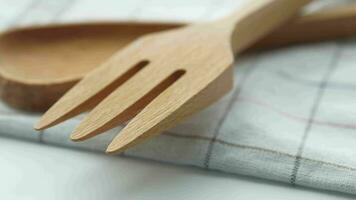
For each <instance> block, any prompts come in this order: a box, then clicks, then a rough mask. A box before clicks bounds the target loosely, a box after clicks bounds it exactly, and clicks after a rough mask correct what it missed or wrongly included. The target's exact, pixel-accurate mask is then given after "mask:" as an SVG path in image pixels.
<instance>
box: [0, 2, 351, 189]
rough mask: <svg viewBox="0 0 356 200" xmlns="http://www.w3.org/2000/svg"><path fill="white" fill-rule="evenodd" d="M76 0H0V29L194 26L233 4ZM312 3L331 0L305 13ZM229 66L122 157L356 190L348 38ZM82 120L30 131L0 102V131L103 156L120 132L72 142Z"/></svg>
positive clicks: (24, 119)
mask: <svg viewBox="0 0 356 200" xmlns="http://www.w3.org/2000/svg"><path fill="white" fill-rule="evenodd" d="M83 1H85V0H77V1H69V0H61V1H45V0H42V1H41V0H26V1H19V0H15V1H11V3H10V2H9V1H6V0H0V7H2V8H3V6H5V7H6V6H7V7H6V8H8V9H4V10H6V12H4V13H0V27H1V28H2V29H6V28H9V27H12V26H26V25H31V24H41V23H53V22H56V23H62V22H68V21H76V20H77V21H78V20H79V21H80V20H96V19H98V20H102V19H131V20H149V21H153V20H160V19H164V20H169V21H174V20H177V21H185V20H187V21H189V20H191V21H199V18H204V19H207V18H208V17H210V18H211V19H212V18H216V17H218V16H221V15H223V14H226V13H227V12H228V11H229V10H231V8H232V9H233V6H236V5H237V4H239V3H241V2H240V1H236V0H235V1H231V0H224V1H221V0H219V1H217V0H215V1H214V0H209V1H206V0H204V1H203V0H194V1H186V2H185V1H178V0H176V1H165V0H150V1H143V0H125V1H113V0H106V1H86V2H83ZM184 2H185V3H184ZM345 2H347V1H345ZM319 3H320V5H324V4H326V5H329V3H335V1H325V0H324V1H320V2H318V3H317V4H314V5H312V6H311V7H309V9H310V10H313V9H315V7H318V6H319ZM9 4H12V5H9ZM143 4H144V6H143ZM83 5H86V6H83ZM115 5H116V6H117V7H118V8H120V9H118V10H117V9H116V8H115V9H113V8H114V7H115ZM164 7H166V8H169V9H163V8H164ZM163 10H165V12H163ZM167 10H168V11H167ZM93 11H97V12H93ZM118 11H120V12H118ZM2 15H3V16H2ZM199 16H200V17H199ZM202 16H204V17H202ZM0 59H1V55H0ZM235 65H236V66H235V68H234V69H235V71H234V73H235V87H234V89H233V91H231V92H230V93H229V94H228V95H227V96H225V97H224V98H223V99H221V100H220V101H219V102H218V103H216V104H214V105H212V106H210V107H209V108H207V109H205V110H203V111H202V112H200V113H197V114H196V115H194V116H192V117H191V118H190V119H188V120H187V121H185V122H183V123H181V124H179V125H178V126H176V127H174V128H172V129H170V130H169V131H166V132H165V133H164V134H163V135H161V136H159V137H156V138H154V139H152V140H149V141H148V142H146V143H144V144H141V145H138V146H136V147H134V148H132V149H130V150H127V151H125V152H124V155H125V156H132V157H140V158H145V159H152V160H158V161H163V162H169V163H173V164H181V165H191V166H197V167H201V168H205V169H210V170H218V171H222V172H227V173H235V174H243V175H249V176H254V177H259V178H264V179H269V180H276V181H280V182H285V183H289V184H292V185H300V186H306V187H311V188H318V189H325V190H332V191H340V192H345V193H351V194H356V159H355V156H356V78H355V75H356V38H347V39H342V40H338V41H328V42H323V43H316V44H306V45H296V46H291V47H285V48H280V49H274V50H268V51H263V52H258V53H251V54H247V55H243V56H240V57H238V58H237V61H236V63H235ZM82 116H83V115H82ZM82 116H79V117H77V118H74V119H71V120H69V121H67V122H65V123H63V124H61V125H58V126H55V127H53V128H50V129H48V130H45V131H43V132H42V133H41V134H39V133H38V132H36V131H34V130H33V128H32V127H33V124H34V123H36V122H37V120H38V119H39V117H40V115H38V114H32V113H25V112H21V111H18V110H14V109H11V108H9V107H8V106H6V105H5V104H3V103H0V135H1V136H7V137H12V138H19V139H26V140H29V141H34V142H38V143H45V144H50V145H59V146H65V147H71V148H81V149H85V150H92V151H99V152H104V150H105V149H106V146H107V144H108V143H109V142H110V141H111V139H112V138H113V137H114V136H115V135H116V134H117V133H118V132H119V130H120V129H121V127H118V128H115V129H113V130H110V131H108V132H107V133H104V134H102V135H99V136H97V137H95V138H93V139H90V140H88V141H86V142H81V143H74V142H71V141H70V140H69V139H68V138H69V134H70V132H71V131H72V130H73V128H74V127H75V126H76V125H78V123H79V122H80V119H81V118H82Z"/></svg>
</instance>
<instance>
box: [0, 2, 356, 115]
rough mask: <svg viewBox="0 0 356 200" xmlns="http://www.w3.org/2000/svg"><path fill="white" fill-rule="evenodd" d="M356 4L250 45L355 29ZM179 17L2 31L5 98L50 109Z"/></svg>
mask: <svg viewBox="0 0 356 200" xmlns="http://www.w3.org/2000/svg"><path fill="white" fill-rule="evenodd" d="M355 20H356V4H351V5H346V6H340V7H336V8H330V9H325V10H321V11H318V12H315V13H311V14H307V15H302V16H300V17H298V18H297V20H293V21H291V23H288V24H286V25H283V26H282V27H280V28H279V29H278V30H276V31H274V32H272V33H271V34H269V35H268V36H267V37H265V38H264V39H262V40H260V41H258V42H257V44H256V45H254V46H253V47H252V48H250V50H253V49H261V48H263V49H266V48H272V47H279V46H284V45H290V44H295V43H305V42H314V41H321V40H326V39H334V38H337V37H345V36H351V35H354V34H356V23H354V21H355ZM183 25H184V24H178V23H171V24H167V23H139V22H127V23H123V22H118V23H88V24H71V25H50V26H43V27H41V26H40V27H27V28H21V29H14V30H10V31H7V32H5V33H3V34H2V35H1V36H0V56H1V59H0V88H1V90H0V91H1V93H0V94H1V98H2V99H3V100H4V101H5V102H7V103H8V104H10V105H11V106H13V107H15V108H19V109H22V110H27V111H36V112H39V111H40V112H41V111H46V110H47V109H48V108H49V107H50V106H51V105H53V104H54V102H55V101H57V100H58V99H59V98H60V97H61V96H62V95H63V94H64V93H65V92H66V91H68V90H69V89H70V88H71V87H72V86H73V85H74V84H75V83H77V82H78V81H79V80H80V79H81V78H82V77H83V76H85V75H86V74H87V73H88V72H89V71H90V70H92V69H94V68H95V67H97V66H99V65H100V64H101V63H102V62H104V61H105V60H106V59H108V58H109V57H110V56H111V55H112V54H113V53H114V52H115V51H117V50H119V49H121V48H123V47H124V46H126V45H127V44H128V43H130V42H132V41H133V40H135V39H136V38H138V37H139V36H142V35H144V34H147V33H151V32H156V31H162V30H168V29H172V28H177V27H180V26H183ZM83 49H85V51H83Z"/></svg>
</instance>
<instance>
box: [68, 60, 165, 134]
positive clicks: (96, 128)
mask: <svg viewBox="0 0 356 200" xmlns="http://www.w3.org/2000/svg"><path fill="white" fill-rule="evenodd" d="M152 65H154V64H150V66H148V67H147V68H145V69H143V70H142V71H140V72H138V73H137V74H136V75H135V76H134V77H132V78H131V79H130V80H128V81H127V82H125V83H124V84H123V85H122V86H121V87H119V88H117V89H116V90H115V91H113V92H112V93H111V94H110V95H109V96H107V97H106V98H105V99H104V100H103V101H102V102H100V103H99V104H98V105H97V106H96V107H95V108H94V109H93V110H92V111H91V112H90V113H89V115H88V116H87V117H86V118H85V119H84V120H83V121H82V122H81V123H80V124H79V126H78V127H77V128H76V129H75V130H74V132H73V133H72V134H71V139H72V140H74V141H81V140H85V139H87V138H90V137H92V136H95V135H97V134H99V133H102V132H104V131H106V130H109V129H111V128H113V127H115V126H117V125H119V124H120V123H122V122H124V121H126V120H127V119H130V118H132V117H133V116H135V115H136V114H137V112H138V111H139V110H141V109H142V108H143V107H144V106H145V105H147V104H148V102H150V101H151V100H152V99H153V98H154V97H155V96H157V95H158V94H159V93H160V91H161V90H162V86H161V87H158V86H159V85H160V83H163V82H165V81H164V80H165V79H166V80H167V77H170V74H171V69H170V68H162V67H155V66H152ZM148 76H149V77H150V78H147V77H148ZM165 85H167V84H166V83H165Z"/></svg>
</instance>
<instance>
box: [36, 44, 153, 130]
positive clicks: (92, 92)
mask: <svg viewBox="0 0 356 200" xmlns="http://www.w3.org/2000/svg"><path fill="white" fill-rule="evenodd" d="M136 55H138V51H137V50H135V48H129V47H128V48H127V50H126V51H120V52H119V53H118V54H116V55H114V56H112V58H110V59H109V60H108V61H107V62H106V63H104V64H103V65H102V66H101V67H99V68H97V69H96V70H94V71H93V72H91V73H89V74H88V75H87V76H86V77H85V78H84V79H83V80H82V81H80V82H79V83H78V84H77V85H75V86H74V87H73V88H72V89H71V90H69V91H68V92H67V93H66V94H65V95H64V96H63V97H62V98H61V99H59V100H58V101H57V102H56V103H55V104H54V105H53V106H52V107H51V108H50V109H49V110H48V111H47V112H46V113H45V114H44V115H43V116H42V118H41V119H40V121H39V122H38V123H37V124H36V125H35V126H34V128H35V129H37V130H41V129H45V128H48V127H51V126H54V125H56V124H58V123H60V122H63V121H65V120H67V119H69V118H71V117H74V116H75V115H77V114H80V113H82V112H84V111H86V110H88V109H91V108H93V107H94V106H95V105H97V104H98V103H99V102H100V101H101V100H102V99H104V98H105V97H106V96H107V95H108V94H110V92H111V91H112V90H114V89H115V88H117V87H119V86H120V85H121V84H122V83H124V82H125V81H126V80H127V79H129V78H130V77H131V76H133V75H134V74H135V73H137V72H138V71H139V70H140V69H142V68H143V67H144V66H145V65H147V64H148V61H146V60H140V59H139V58H138V56H136ZM128 58H130V59H128ZM138 61H141V62H139V63H135V62H138ZM117 65H120V67H118V66H117ZM103 77H105V78H103ZM92 83H96V84H92ZM89 86H90V87H89Z"/></svg>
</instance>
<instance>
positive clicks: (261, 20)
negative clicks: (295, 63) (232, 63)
mask: <svg viewBox="0 0 356 200" xmlns="http://www.w3.org/2000/svg"><path fill="white" fill-rule="evenodd" d="M309 2H311V0H252V1H251V3H248V4H247V6H245V8H244V9H238V10H236V11H235V12H234V13H233V14H232V15H230V16H228V17H226V18H223V19H222V20H218V21H217V23H221V24H220V25H222V26H223V27H225V26H227V27H228V29H229V30H230V33H231V43H232V50H233V52H234V53H238V52H240V51H242V50H244V49H245V48H247V47H248V46H251V44H252V43H255V42H256V41H257V40H258V39H260V38H261V37H262V36H263V35H265V34H267V33H269V32H271V31H273V30H274V29H276V28H277V27H278V26H280V25H282V24H283V23H284V22H286V21H287V20H288V19H290V18H292V17H293V16H295V15H296V13H298V11H299V10H301V9H302V8H303V6H304V5H306V4H307V3H309Z"/></svg>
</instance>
